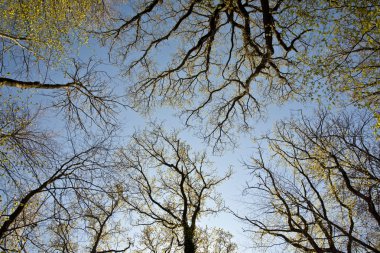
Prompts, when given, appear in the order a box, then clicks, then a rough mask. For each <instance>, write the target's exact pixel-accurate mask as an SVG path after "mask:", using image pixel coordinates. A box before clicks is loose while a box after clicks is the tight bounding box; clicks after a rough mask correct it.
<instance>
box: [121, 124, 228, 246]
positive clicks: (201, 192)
mask: <svg viewBox="0 0 380 253" xmlns="http://www.w3.org/2000/svg"><path fill="white" fill-rule="evenodd" d="M120 159H121V161H120V162H121V163H120V166H121V169H122V170H125V171H126V172H127V173H128V176H129V179H128V184H129V186H130V187H131V190H130V192H129V194H128V195H127V196H125V197H124V201H125V202H126V203H127V204H128V205H129V206H130V207H131V209H132V210H133V211H135V212H136V213H137V214H138V215H139V217H140V218H139V219H138V220H137V224H139V225H153V224H154V226H159V227H160V228H162V229H163V230H167V231H168V232H167V233H168V234H169V235H170V236H171V237H169V238H168V241H167V242H168V243H167V245H166V246H165V247H166V251H167V252H172V249H178V248H177V247H180V248H183V250H184V252H186V253H190V252H196V249H197V239H196V238H197V235H196V231H197V229H198V226H197V222H198V220H199V218H200V217H201V216H205V215H207V214H213V213H217V212H219V211H221V210H222V208H223V206H222V203H221V202H220V198H219V197H218V196H217V195H216V194H215V187H216V186H217V185H218V184H220V183H221V182H222V181H223V180H225V179H227V178H228V177H229V176H230V173H227V174H225V175H224V176H222V177H218V176H216V175H215V173H214V172H213V171H212V170H211V169H209V168H207V167H209V166H210V165H211V164H210V163H209V162H208V161H207V159H206V153H205V152H201V153H193V152H192V151H191V149H190V147H189V146H188V145H187V144H186V143H185V142H184V141H182V140H180V139H179V137H178V134H177V133H175V132H173V133H170V134H166V133H165V132H164V131H163V130H162V128H161V127H159V126H156V127H155V128H154V129H153V130H146V131H145V132H143V133H136V134H134V135H133V136H132V142H131V143H130V144H129V146H128V147H127V148H126V149H124V150H122V151H120ZM210 201H212V202H214V203H210ZM163 233H166V232H163ZM148 244H150V245H151V244H152V243H148ZM153 244H154V242H153ZM161 250H164V249H163V248H161ZM151 252H154V251H151Z"/></svg>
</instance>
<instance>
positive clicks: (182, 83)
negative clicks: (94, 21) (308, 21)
mask: <svg viewBox="0 0 380 253" xmlns="http://www.w3.org/2000/svg"><path fill="white" fill-rule="evenodd" d="M288 2H289V3H288ZM297 4H298V2H297V3H296V2H293V1H269V0H262V1H241V0H233V1H198V0H183V1H160V0H152V1H148V2H147V1H134V2H131V3H129V4H127V6H125V8H123V9H128V13H120V14H119V15H118V16H117V15H115V17H114V19H113V20H112V21H113V22H110V24H108V27H106V28H104V31H103V37H104V38H106V39H109V40H111V42H110V43H111V54H112V53H116V57H115V58H114V59H116V61H117V60H120V59H121V60H122V61H124V60H127V67H126V70H125V73H126V74H131V77H133V76H137V80H136V83H135V85H134V86H132V88H131V89H130V97H131V100H132V103H133V105H134V106H135V107H136V108H140V109H142V111H144V112H145V111H146V110H151V109H153V108H154V106H155V105H156V104H161V105H168V104H169V105H172V106H175V107H181V108H182V107H183V113H184V115H185V118H186V125H187V126H190V125H192V122H194V121H197V120H201V121H202V120H203V119H206V120H207V124H206V125H207V127H206V128H207V131H206V132H203V133H204V136H205V138H206V139H208V140H213V139H214V138H215V139H214V140H215V141H216V143H218V144H220V143H223V142H225V141H233V140H232V137H231V136H230V135H229V134H231V131H230V130H231V128H232V127H234V126H237V127H239V128H240V129H245V130H247V129H249V128H250V126H251V125H250V124H249V121H250V119H251V118H253V117H257V116H258V115H260V112H261V109H262V106H264V105H265V104H266V103H268V102H280V101H284V100H287V99H289V97H291V96H292V94H296V93H298V92H300V89H299V87H297V85H296V83H297V82H296V81H295V80H296V76H297V74H296V73H297V72H296V71H294V70H295V69H297V68H298V64H299V63H300V62H298V61H297V60H296V58H295V57H293V56H292V55H293V52H296V51H297V50H298V49H300V48H301V49H303V48H304V46H305V44H303V42H302V37H303V35H304V34H305V33H307V32H308V29H305V30H303V29H301V26H300V24H299V23H298V20H297V14H296V13H294V12H293V9H292V7H294V6H296V5H297ZM130 10H133V11H130ZM131 12H132V13H131ZM160 50H165V54H163V53H160ZM158 63H159V64H158ZM136 72H137V74H136ZM222 137H227V139H225V138H222ZM228 138H229V139H228Z"/></svg>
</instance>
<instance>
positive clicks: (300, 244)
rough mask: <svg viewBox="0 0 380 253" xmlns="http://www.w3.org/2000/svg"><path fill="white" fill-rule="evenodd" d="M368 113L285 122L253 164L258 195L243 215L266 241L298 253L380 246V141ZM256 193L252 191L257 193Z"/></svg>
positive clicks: (322, 113)
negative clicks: (253, 209)
mask: <svg viewBox="0 0 380 253" xmlns="http://www.w3.org/2000/svg"><path fill="white" fill-rule="evenodd" d="M374 122H375V121H374V119H373V117H372V116H371V115H370V114H368V113H365V112H364V113H363V112H355V113H351V114H349V113H341V114H340V115H339V116H334V115H332V114H331V113H329V112H327V111H324V110H321V111H319V112H318V113H317V115H316V116H315V117H314V118H307V117H305V116H303V115H301V119H300V120H292V121H287V122H281V123H279V124H277V126H276V129H275V133H274V134H273V135H272V136H266V137H265V138H264V139H265V140H266V141H267V143H268V146H269V148H270V149H271V156H269V154H266V153H265V151H264V150H263V149H259V151H258V155H257V156H256V157H255V158H253V165H250V164H249V165H248V168H250V169H251V170H252V173H253V175H254V176H255V179H256V183H254V184H251V185H249V186H248V187H247V189H246V191H247V193H248V194H252V196H254V198H255V199H256V201H253V203H255V205H256V211H257V212H260V213H261V215H259V214H257V213H255V214H254V215H255V216H256V217H253V216H245V217H243V220H245V221H246V222H247V224H249V225H250V226H251V228H252V229H251V231H252V232H253V233H255V234H256V235H258V236H259V238H261V239H262V240H263V241H261V242H265V239H268V240H269V241H270V242H271V243H269V245H266V246H273V245H276V244H285V245H286V246H287V247H289V248H288V249H287V251H289V250H292V251H296V252H380V244H379V242H380V234H379V226H380V219H379V217H380V216H379V214H380V209H379V207H380V157H379V152H380V146H379V141H377V140H376V138H375V137H374V135H373V129H371V126H372V125H373V123H374ZM250 196H251V195H250Z"/></svg>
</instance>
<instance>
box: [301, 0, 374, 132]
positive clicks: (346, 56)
mask: <svg viewBox="0 0 380 253" xmlns="http://www.w3.org/2000/svg"><path fill="white" fill-rule="evenodd" d="M300 5H301V6H302V7H301V8H302V9H304V10H307V14H304V15H302V14H301V13H302V12H300V19H304V20H303V22H302V23H304V24H305V26H307V27H310V26H316V29H315V31H313V32H312V33H310V40H309V41H308V43H309V44H310V49H309V50H308V51H307V52H306V54H307V55H306V56H305V58H304V61H306V62H307V63H306V64H307V65H308V66H309V71H307V72H306V75H305V77H306V81H305V83H306V85H307V86H308V87H310V88H311V92H313V91H315V90H317V93H319V94H320V91H319V90H321V89H322V90H324V91H325V92H326V95H327V96H328V97H330V100H332V101H333V102H336V100H338V101H341V102H342V97H344V99H343V103H347V102H348V101H349V102H351V103H354V104H356V105H358V106H360V107H365V108H367V109H369V110H371V111H372V112H373V113H374V115H375V117H376V118H377V124H379V123H380V121H379V120H380V118H379V117H380V114H379V108H380V101H379V92H380V90H379V82H378V79H379V59H378V54H379V49H380V47H379V45H380V32H379V31H380V30H379V23H378V17H379V5H378V2H377V1H372V0H366V1H360V2H358V1H350V0H347V1H339V2H338V1H312V2H304V3H303V4H300ZM321 42H322V43H321ZM315 52H317V53H315ZM345 94H347V95H348V96H349V97H350V99H349V100H348V101H347V97H345V96H344V95H345ZM378 127H379V125H378Z"/></svg>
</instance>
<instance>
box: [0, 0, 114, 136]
mask: <svg viewBox="0 0 380 253" xmlns="http://www.w3.org/2000/svg"><path fill="white" fill-rule="evenodd" d="M0 6H1V7H2V8H1V10H0V18H1V19H2V21H1V23H0V51H1V53H0V88H2V90H5V89H4V88H3V87H12V88H17V89H36V90H39V91H40V94H41V93H42V94H44V95H48V96H51V97H54V98H53V99H51V104H49V105H46V106H49V107H50V106H53V107H55V108H57V109H58V110H59V111H61V110H63V111H65V112H66V115H65V116H66V117H67V119H68V122H73V123H74V124H73V125H74V126H75V125H76V126H79V127H81V128H83V129H84V128H86V124H88V122H87V120H90V122H91V123H92V124H98V125H99V124H101V123H103V124H102V126H103V127H106V126H107V124H110V123H112V119H113V118H112V116H113V113H115V107H116V105H117V104H118V101H117V99H116V96H115V95H114V94H113V93H112V87H111V86H110V85H109V83H110V78H109V76H108V74H107V73H105V72H103V71H100V70H99V66H98V65H99V64H100V61H98V60H93V59H85V60H84V61H81V60H80V59H78V56H77V51H78V49H79V47H80V46H81V45H83V44H84V43H86V42H87V40H88V39H89V34H88V33H87V32H86V29H89V27H90V26H92V25H93V24H95V23H96V22H97V21H96V17H99V18H100V17H101V16H102V15H103V16H104V15H106V13H107V12H106V10H105V7H106V6H105V5H104V4H103V3H102V2H101V1H96V0H88V1H87V0H86V1H66V0H59V1H50V0H49V1H42V0H41V1H40V0H38V1H30V0H22V1H8V0H1V1H0Z"/></svg>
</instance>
